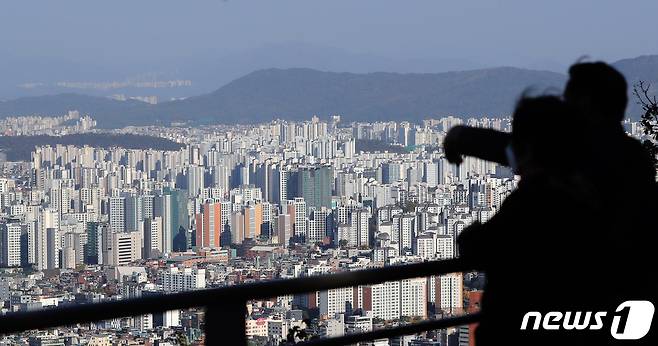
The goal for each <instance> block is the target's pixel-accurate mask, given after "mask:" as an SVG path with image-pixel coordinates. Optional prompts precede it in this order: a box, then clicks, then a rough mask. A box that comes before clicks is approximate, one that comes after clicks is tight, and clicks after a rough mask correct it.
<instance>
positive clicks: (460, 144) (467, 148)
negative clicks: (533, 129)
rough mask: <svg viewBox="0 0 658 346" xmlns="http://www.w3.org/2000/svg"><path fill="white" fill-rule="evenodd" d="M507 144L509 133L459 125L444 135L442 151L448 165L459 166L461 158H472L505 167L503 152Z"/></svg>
mask: <svg viewBox="0 0 658 346" xmlns="http://www.w3.org/2000/svg"><path fill="white" fill-rule="evenodd" d="M509 143H510V134H509V133H506V132H502V131H496V130H492V129H484V128H477V127H470V126H462V125H459V126H455V127H453V128H452V129H450V131H448V133H447V134H446V137H445V139H444V140H443V150H444V152H445V154H446V159H447V160H448V162H450V163H454V164H461V163H462V156H473V157H477V158H479V159H483V160H486V161H491V162H496V163H499V164H501V165H505V166H507V165H508V162H507V156H506V155H505V150H506V148H507V146H508V145H509Z"/></svg>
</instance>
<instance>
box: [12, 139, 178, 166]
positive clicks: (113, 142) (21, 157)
mask: <svg viewBox="0 0 658 346" xmlns="http://www.w3.org/2000/svg"><path fill="white" fill-rule="evenodd" d="M57 144H61V145H75V146H85V145H87V146H90V147H97V148H114V147H120V148H126V149H149V148H151V149H155V150H179V149H180V148H182V147H183V144H180V143H176V142H174V141H171V140H168V139H165V138H160V137H153V136H144V135H132V134H111V133H83V134H73V135H65V136H47V135H39V136H0V151H2V152H3V153H4V154H5V155H7V160H8V161H29V160H30V153H31V152H32V151H33V150H34V148H35V147H37V146H44V145H51V146H54V145H57Z"/></svg>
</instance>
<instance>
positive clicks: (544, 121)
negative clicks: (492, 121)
mask: <svg viewBox="0 0 658 346" xmlns="http://www.w3.org/2000/svg"><path fill="white" fill-rule="evenodd" d="M575 123H577V122H574V119H573V117H570V116H569V109H568V107H567V106H566V104H565V103H564V102H563V101H562V100H561V99H560V98H559V97H557V96H539V97H525V96H524V97H522V98H521V100H519V102H518V103H517V105H516V109H515V110H514V114H513V119H512V151H513V153H514V158H515V160H516V171H517V173H518V174H520V175H522V176H523V175H525V174H527V173H529V172H536V171H547V170H549V171H554V170H557V169H561V168H564V167H568V165H571V164H573V163H574V161H575V158H574V157H573V156H572V155H575V151H576V150H575V149H577V147H578V145H577V142H576V138H577V131H578V126H577V125H575Z"/></svg>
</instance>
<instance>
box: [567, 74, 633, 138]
mask: <svg viewBox="0 0 658 346" xmlns="http://www.w3.org/2000/svg"><path fill="white" fill-rule="evenodd" d="M627 89H628V85H627V84H626V79H625V78H624V76H623V75H622V74H621V73H620V72H619V71H617V70H616V69H615V68H614V67H612V66H610V65H608V64H606V63H604V62H587V63H577V64H574V65H572V66H571V67H570V68H569V81H568V82H567V86H566V88H565V89H564V100H565V102H567V103H568V104H569V105H570V106H571V107H573V108H574V110H576V111H578V113H580V115H583V116H584V117H585V119H586V121H588V122H593V123H598V124H604V125H608V124H615V125H619V123H620V122H621V121H622V120H623V119H624V112H625V111H626V105H627V104H628V94H627Z"/></svg>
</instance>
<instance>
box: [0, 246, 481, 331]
mask: <svg viewBox="0 0 658 346" xmlns="http://www.w3.org/2000/svg"><path fill="white" fill-rule="evenodd" d="M471 269H472V268H469V266H468V265H467V264H466V262H463V261H460V260H459V259H448V260H442V261H431V262H421V263H412V264H405V265H396V266H389V267H384V268H375V269H365V270H357V271H351V272H342V273H337V274H328V275H318V276H307V277H301V278H295V279H283V280H272V281H261V282H255V283H249V284H243V285H234V286H227V287H219V288H211V289H204V290H196V291H187V292H179V293H173V294H163V295H156V296H148V297H141V298H136V299H126V300H119V301H111V302H101V303H94V304H81V305H71V306H63V307H57V308H51V309H43V310H36V311H29V312H18V313H9V314H7V315H5V316H2V317H0V334H9V333H15V332H21V331H25V330H31V329H45V328H53V327H57V326H62V325H70V324H76V323H87V322H94V321H101V320H108V319H112V318H119V317H127V316H136V315H143V314H148V313H158V312H164V311H168V310H175V309H187V308H193V307H202V306H206V305H210V304H218V303H219V304H221V302H222V301H235V300H240V301H247V300H257V299H267V298H271V297H276V296H283V295H289V294H300V293H306V292H314V291H323V290H328V289H334V288H341V287H350V286H358V285H369V284H377V283H382V282H385V281H395V280H402V279H409V278H416V277H427V276H431V275H441V274H448V273H455V272H462V271H466V270H471Z"/></svg>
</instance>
